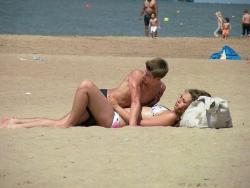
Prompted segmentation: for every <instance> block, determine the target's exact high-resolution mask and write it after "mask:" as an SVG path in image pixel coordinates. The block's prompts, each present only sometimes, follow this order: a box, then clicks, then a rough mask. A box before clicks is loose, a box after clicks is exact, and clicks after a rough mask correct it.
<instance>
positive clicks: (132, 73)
mask: <svg viewBox="0 0 250 188" xmlns="http://www.w3.org/2000/svg"><path fill="white" fill-rule="evenodd" d="M143 73H144V71H143V70H140V69H134V70H132V71H131V72H130V73H129V75H132V76H133V75H134V76H139V75H143Z"/></svg>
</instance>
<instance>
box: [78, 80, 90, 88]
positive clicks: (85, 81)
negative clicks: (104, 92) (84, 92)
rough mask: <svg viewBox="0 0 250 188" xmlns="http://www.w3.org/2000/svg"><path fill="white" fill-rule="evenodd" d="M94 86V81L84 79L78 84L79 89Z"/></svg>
mask: <svg viewBox="0 0 250 188" xmlns="http://www.w3.org/2000/svg"><path fill="white" fill-rule="evenodd" d="M93 86H94V83H93V82H92V81H91V80H83V81H82V82H81V83H80V85H79V86H78V89H89V88H92V87H93Z"/></svg>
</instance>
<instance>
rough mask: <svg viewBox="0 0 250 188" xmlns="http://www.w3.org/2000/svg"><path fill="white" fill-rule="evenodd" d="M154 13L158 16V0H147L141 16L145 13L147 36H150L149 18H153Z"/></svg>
mask: <svg viewBox="0 0 250 188" xmlns="http://www.w3.org/2000/svg"><path fill="white" fill-rule="evenodd" d="M152 13H154V14H155V15H156V16H158V7H157V3H156V0H145V1H144V4H143V8H142V11H141V16H143V15H144V32H145V36H149V20H150V18H151V14H152Z"/></svg>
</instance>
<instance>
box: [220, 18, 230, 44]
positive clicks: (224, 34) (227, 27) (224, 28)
mask: <svg viewBox="0 0 250 188" xmlns="http://www.w3.org/2000/svg"><path fill="white" fill-rule="evenodd" d="M230 30H231V25H230V20H229V18H228V17H226V18H225V22H224V23H223V24H222V37H223V38H224V39H227V38H228V37H229V34H230Z"/></svg>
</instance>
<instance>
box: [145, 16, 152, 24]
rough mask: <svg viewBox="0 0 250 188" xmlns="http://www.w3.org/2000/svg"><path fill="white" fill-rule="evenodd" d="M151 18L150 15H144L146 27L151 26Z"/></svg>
mask: <svg viewBox="0 0 250 188" xmlns="http://www.w3.org/2000/svg"><path fill="white" fill-rule="evenodd" d="M150 18H151V15H149V14H145V15H144V25H145V26H149V20H150Z"/></svg>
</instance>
